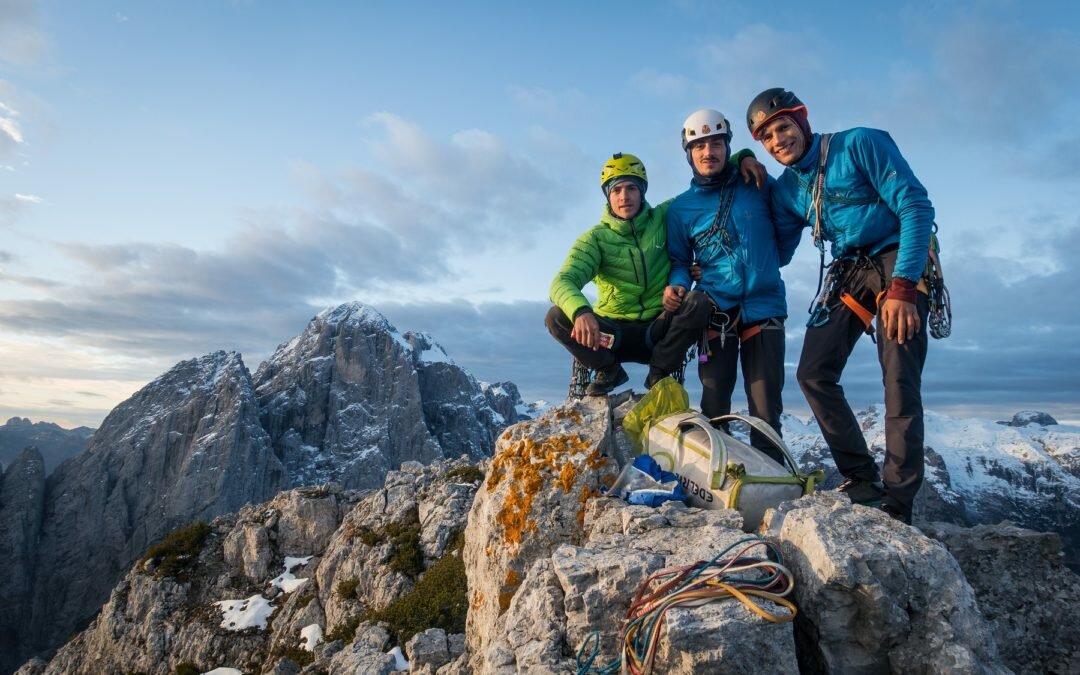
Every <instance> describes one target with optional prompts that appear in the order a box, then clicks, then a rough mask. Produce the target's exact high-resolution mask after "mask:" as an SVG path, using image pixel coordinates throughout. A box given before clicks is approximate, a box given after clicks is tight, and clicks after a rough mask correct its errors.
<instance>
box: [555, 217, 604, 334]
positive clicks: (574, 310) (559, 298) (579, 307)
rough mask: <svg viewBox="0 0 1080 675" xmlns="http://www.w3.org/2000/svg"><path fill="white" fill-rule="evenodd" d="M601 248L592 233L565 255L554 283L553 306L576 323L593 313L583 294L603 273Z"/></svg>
mask: <svg viewBox="0 0 1080 675" xmlns="http://www.w3.org/2000/svg"><path fill="white" fill-rule="evenodd" d="M600 260H601V257H600V246H599V245H598V244H597V243H596V238H595V235H594V234H593V230H589V231H587V232H585V233H584V234H583V235H581V236H580V237H578V238H577V240H576V241H575V242H574V244H573V246H571V247H570V252H569V253H568V254H567V255H566V260H564V261H563V264H562V267H560V268H559V271H558V272H557V273H556V274H555V278H554V279H553V280H552V281H551V290H550V293H551V302H553V303H554V304H555V305H557V306H558V307H559V309H561V310H562V311H563V313H564V314H566V316H567V318H569V319H571V320H573V319H574V318H575V317H576V316H577V315H578V314H580V313H581V312H582V311H584V310H591V309H592V306H591V305H590V304H589V300H588V299H587V298H586V297H585V295H584V294H583V293H582V292H581V289H582V288H584V287H585V284H587V283H589V282H590V281H592V280H593V277H595V276H596V275H597V273H598V272H599V271H600Z"/></svg>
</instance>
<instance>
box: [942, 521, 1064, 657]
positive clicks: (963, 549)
mask: <svg viewBox="0 0 1080 675" xmlns="http://www.w3.org/2000/svg"><path fill="white" fill-rule="evenodd" d="M923 530H924V531H925V532H926V533H927V535H929V536H931V537H933V538H935V539H938V540H939V541H941V542H942V543H944V544H945V546H946V547H947V548H948V549H949V552H950V553H951V554H952V555H953V557H954V558H956V560H957V562H959V563H960V568H961V569H962V570H963V571H964V574H965V576H966V577H967V579H968V581H969V582H970V583H971V586H972V588H973V589H974V590H975V596H976V598H977V599H978V601H979V608H980V609H981V610H982V614H983V616H985V617H986V619H987V621H989V622H990V625H991V626H992V628H993V632H994V638H995V639H996V640H997V644H998V650H999V651H1000V653H1001V660H1002V661H1003V662H1004V663H1005V665H1007V666H1008V667H1009V668H1011V669H1012V670H1013V671H1014V672H1016V673H1018V674H1020V675H1036V673H1080V641H1078V640H1077V637H1076V635H1077V631H1076V627H1077V626H1078V625H1080V577H1078V576H1077V575H1076V574H1073V573H1072V572H1070V571H1069V570H1068V569H1066V568H1065V567H1064V566H1063V565H1062V552H1061V538H1060V537H1058V536H1057V535H1056V534H1053V533H1050V532H1032V531H1031V530H1025V529H1023V528H1019V527H1016V526H1015V525H1012V524H1011V523H1008V522H1005V523H1000V524H998V525H979V526H977V527H973V528H964V527H957V526H955V525H950V524H947V523H931V524H929V525H927V526H926V527H924V528H923Z"/></svg>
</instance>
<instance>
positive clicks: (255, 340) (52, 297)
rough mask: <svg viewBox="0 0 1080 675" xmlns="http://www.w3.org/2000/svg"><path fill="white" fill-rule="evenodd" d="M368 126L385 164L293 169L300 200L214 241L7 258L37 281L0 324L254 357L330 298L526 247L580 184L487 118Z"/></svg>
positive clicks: (186, 353)
mask: <svg viewBox="0 0 1080 675" xmlns="http://www.w3.org/2000/svg"><path fill="white" fill-rule="evenodd" d="M366 128H367V129H368V130H369V131H370V133H371V139H370V140H371V144H372V147H373V151H374V153H375V156H376V157H377V158H379V159H381V160H382V162H383V166H384V169H383V170H382V171H379V172H376V171H373V170H370V169H363V168H353V169H349V170H345V171H342V172H340V173H339V174H336V175H332V176H331V175H324V174H322V173H320V172H319V171H317V170H315V169H314V168H312V167H300V169H299V170H298V173H299V176H300V178H301V179H302V181H303V182H304V185H305V187H306V188H307V191H308V194H309V202H308V204H307V205H306V206H305V207H304V208H298V209H292V210H288V211H281V212H273V211H266V212H252V213H250V214H247V216H246V220H245V223H244V224H243V226H242V227H240V228H239V229H238V230H237V231H236V232H234V233H232V234H231V235H229V236H227V237H226V239H225V242H224V244H223V246H222V247H221V248H220V249H215V250H200V249H197V248H194V247H191V246H186V245H178V244H149V243H137V242H135V243H123V244H111V245H98V244H86V243H79V242H56V243H55V244H54V246H55V248H56V249H57V250H58V251H59V252H60V253H62V254H63V255H64V256H65V257H66V258H67V259H69V260H70V261H72V263H74V264H72V265H69V266H68V267H69V269H68V270H67V271H66V272H65V278H64V280H63V282H62V283H61V282H51V283H50V282H48V280H45V279H39V278H35V277H27V276H18V275H15V274H11V273H10V270H9V271H8V272H9V273H8V274H7V275H6V276H5V277H4V280H5V281H8V282H11V283H15V284H19V285H22V286H25V287H30V288H33V289H34V290H35V291H37V292H38V293H37V294H36V295H35V297H32V298H6V299H3V300H0V327H2V330H7V331H12V332H14V333H15V334H22V335H36V336H41V335H48V336H56V337H60V338H63V339H65V340H67V341H68V342H69V343H71V344H73V345H79V346H82V347H87V348H97V349H105V350H114V351H117V352H120V353H124V354H128V355H132V356H137V357H139V358H158V357H163V356H167V357H169V358H174V359H177V360H179V359H180V358H187V357H190V356H193V355H197V354H202V353H206V352H208V351H211V350H213V349H219V348H228V349H237V350H239V351H241V352H244V353H245V354H246V355H248V356H249V357H259V356H264V355H266V354H267V353H268V352H269V351H270V350H271V349H272V347H273V345H275V344H277V343H278V342H280V341H282V340H285V339H288V338H289V337H291V336H292V335H293V334H295V333H296V332H297V331H298V330H299V329H300V328H302V327H303V325H304V323H305V322H306V320H307V319H309V318H310V317H311V316H312V315H313V314H314V313H315V312H317V311H318V310H320V309H322V308H323V307H324V306H325V305H326V304H330V303H333V302H337V301H339V300H342V299H348V298H354V297H358V296H360V295H367V296H371V295H374V296H387V295H393V296H404V297H408V295H409V290H410V289H422V290H424V291H425V292H427V293H429V294H430V292H431V290H432V289H434V288H438V287H439V285H440V284H443V283H446V282H449V281H452V280H454V279H456V278H458V277H460V275H461V274H462V272H463V269H462V265H464V264H480V263H479V262H477V261H478V260H479V258H477V257H475V256H476V254H477V253H478V252H482V251H490V252H491V253H492V255H495V254H497V252H498V251H499V250H500V249H507V248H509V249H511V250H515V251H519V250H522V249H527V248H528V247H529V246H530V245H531V242H532V241H534V240H535V238H537V237H539V236H542V234H543V233H544V232H545V231H548V230H549V229H550V228H551V227H552V226H553V224H555V223H558V222H559V219H560V217H559V213H560V205H558V204H553V203H552V200H551V195H553V194H576V193H575V192H574V191H573V190H572V189H571V187H570V186H569V185H565V184H564V183H563V182H562V181H563V180H564V179H563V178H560V177H550V176H548V175H546V174H545V172H544V171H543V170H542V169H541V168H540V167H541V166H542V165H543V164H542V163H541V162H542V161H543V158H542V157H540V158H539V159H537V157H536V154H535V153H529V155H528V156H527V155H526V154H524V152H525V151H523V150H520V149H515V150H516V151H511V149H510V148H509V147H508V146H507V145H506V144H505V143H504V142H503V141H502V139H500V138H498V137H496V136H494V135H492V134H490V133H488V132H485V131H482V130H467V131H462V132H459V133H457V134H454V135H452V136H450V137H449V138H445V139H438V138H434V137H432V136H431V135H430V134H427V133H425V132H423V131H422V130H421V129H420V128H419V127H418V126H417V125H415V124H413V123H411V122H409V121H406V120H403V119H401V118H399V117H397V116H394V115H391V114H388V113H382V114H379V115H375V116H373V117H372V118H370V119H369V120H368V122H367V127H366ZM25 203H27V202H26V200H18V199H14V198H11V199H9V200H7V201H0V206H3V207H6V208H7V209H8V210H10V211H12V212H14V211H15V210H16V209H17V208H18V207H19V205H20V204H25ZM0 214H3V211H0ZM466 260H471V261H473V262H469V263H465V262H462V261H466Z"/></svg>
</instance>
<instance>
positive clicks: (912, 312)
mask: <svg viewBox="0 0 1080 675" xmlns="http://www.w3.org/2000/svg"><path fill="white" fill-rule="evenodd" d="M881 320H882V321H883V322H884V325H885V337H887V338H888V339H890V340H893V339H895V340H896V341H897V342H898V343H900V344H904V341H905V340H910V339H912V338H914V337H915V336H916V335H917V334H918V332H919V311H918V309H916V307H915V305H914V304H913V303H910V302H904V301H903V300H886V301H885V302H883V303H881Z"/></svg>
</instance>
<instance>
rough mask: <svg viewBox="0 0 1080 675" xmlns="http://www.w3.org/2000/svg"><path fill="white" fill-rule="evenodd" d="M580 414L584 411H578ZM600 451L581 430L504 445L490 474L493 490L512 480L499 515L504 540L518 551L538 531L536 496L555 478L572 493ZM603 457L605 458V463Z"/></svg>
mask: <svg viewBox="0 0 1080 675" xmlns="http://www.w3.org/2000/svg"><path fill="white" fill-rule="evenodd" d="M578 416H579V417H580V415H578ZM598 456H599V451H598V450H596V449H594V448H591V445H590V442H589V440H588V439H587V438H585V437H583V436H581V435H580V434H560V435H557V436H549V437H547V438H545V439H543V440H542V441H540V442H536V441H534V440H532V439H530V438H523V439H521V440H519V441H517V442H516V443H514V444H512V445H510V446H509V447H507V448H504V449H503V450H502V451H500V452H499V453H498V455H497V456H496V457H495V460H494V461H493V462H492V466H491V471H490V473H489V475H488V480H487V489H488V491H489V492H491V491H493V490H494V489H495V488H497V487H499V486H500V485H501V484H502V483H503V482H504V481H509V485H508V486H507V490H506V498H505V500H504V501H503V504H502V507H501V508H500V509H499V512H498V513H497V514H496V516H495V521H496V522H497V523H498V524H499V525H501V526H502V527H503V531H504V541H505V542H506V543H507V544H510V547H511V554H516V553H517V550H518V548H519V547H520V545H521V543H522V537H523V535H524V534H525V533H530V532H536V530H537V524H536V521H535V520H531V519H530V518H529V515H530V514H531V512H532V507H533V500H534V499H535V497H536V495H537V494H538V493H539V492H540V491H541V490H542V489H543V487H544V486H545V485H546V484H549V483H551V482H553V481H554V482H555V483H556V484H557V485H558V486H559V487H560V488H561V489H562V491H563V492H564V493H569V492H570V491H571V490H572V489H573V487H574V484H575V482H576V480H577V476H578V474H579V473H580V472H581V471H582V470H583V469H584V468H585V467H591V466H592V465H593V464H595V463H596V458H597V457H598ZM602 462H603V460H601V464H602Z"/></svg>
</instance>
